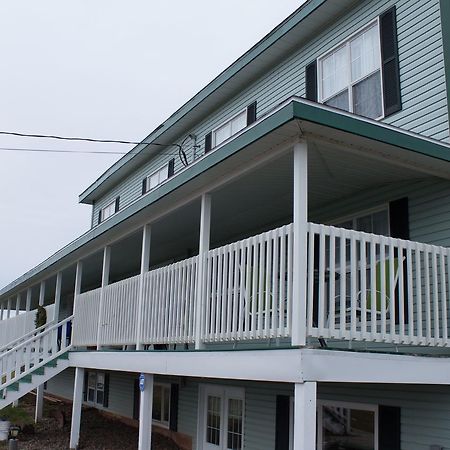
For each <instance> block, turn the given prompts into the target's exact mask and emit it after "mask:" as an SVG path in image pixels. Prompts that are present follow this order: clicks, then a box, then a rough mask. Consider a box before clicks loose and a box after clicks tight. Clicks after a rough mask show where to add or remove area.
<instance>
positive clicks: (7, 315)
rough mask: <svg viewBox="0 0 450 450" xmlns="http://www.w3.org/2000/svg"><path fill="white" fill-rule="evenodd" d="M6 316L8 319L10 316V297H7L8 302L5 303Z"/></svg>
mask: <svg viewBox="0 0 450 450" xmlns="http://www.w3.org/2000/svg"><path fill="white" fill-rule="evenodd" d="M6 308H7V310H6V318H7V319H9V318H10V317H11V299H10V298H8V302H7V303H6Z"/></svg>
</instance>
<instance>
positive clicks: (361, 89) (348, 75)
mask: <svg viewBox="0 0 450 450" xmlns="http://www.w3.org/2000/svg"><path fill="white" fill-rule="evenodd" d="M318 62H319V101H320V102H321V103H324V104H326V105H328V106H333V107H335V108H339V109H343V110H345V111H350V112H352V113H355V114H358V115H361V116H365V117H368V118H371V119H380V118H382V117H383V115H384V112H383V89H382V71H381V50H380V32H379V24H378V20H376V21H375V22H373V23H372V24H371V25H369V26H368V27H366V28H365V29H364V30H363V31H361V32H359V33H358V34H356V35H355V36H353V37H352V38H350V39H348V40H347V41H346V42H344V43H342V44H341V45H339V46H338V47H337V48H335V49H334V50H332V51H331V52H329V53H327V54H326V55H325V56H323V57H321V58H319V61H318Z"/></svg>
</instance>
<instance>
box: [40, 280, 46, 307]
mask: <svg viewBox="0 0 450 450" xmlns="http://www.w3.org/2000/svg"><path fill="white" fill-rule="evenodd" d="M44 300H45V281H41V285H40V287H39V305H41V306H44Z"/></svg>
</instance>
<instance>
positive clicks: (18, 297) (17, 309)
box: [16, 294, 22, 317]
mask: <svg viewBox="0 0 450 450" xmlns="http://www.w3.org/2000/svg"><path fill="white" fill-rule="evenodd" d="M21 298H22V297H21V295H20V294H17V297H16V317H17V316H18V315H19V312H20V301H21Z"/></svg>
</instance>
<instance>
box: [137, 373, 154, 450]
mask: <svg viewBox="0 0 450 450" xmlns="http://www.w3.org/2000/svg"><path fill="white" fill-rule="evenodd" d="M152 405H153V375H150V374H147V373H146V374H144V390H141V392H140V405H139V444H138V450H150V449H151V447H152Z"/></svg>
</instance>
